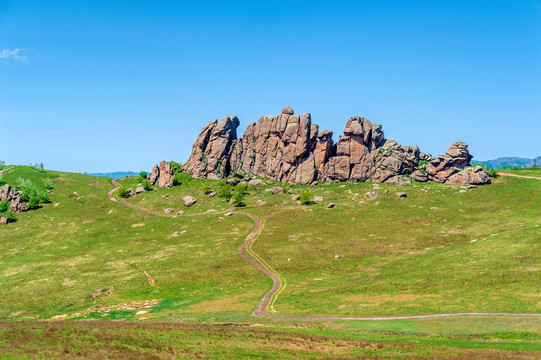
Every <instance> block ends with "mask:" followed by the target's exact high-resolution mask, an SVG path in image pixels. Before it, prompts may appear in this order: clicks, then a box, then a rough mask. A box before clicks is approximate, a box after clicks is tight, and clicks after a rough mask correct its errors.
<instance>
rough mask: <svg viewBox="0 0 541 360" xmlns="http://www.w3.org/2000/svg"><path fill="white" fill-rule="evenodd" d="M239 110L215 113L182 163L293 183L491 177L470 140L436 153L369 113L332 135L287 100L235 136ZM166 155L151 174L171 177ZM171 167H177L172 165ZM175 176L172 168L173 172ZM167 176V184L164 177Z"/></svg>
mask: <svg viewBox="0 0 541 360" xmlns="http://www.w3.org/2000/svg"><path fill="white" fill-rule="evenodd" d="M238 126H239V120H238V118H237V117H236V116H232V117H224V118H223V119H222V120H220V121H219V122H218V121H217V120H213V121H211V122H210V123H208V124H207V125H206V126H205V127H204V128H203V129H202V130H201V132H200V134H199V136H198V137H197V139H196V141H195V143H194V144H193V150H192V153H191V155H190V157H189V159H188V160H187V161H186V163H185V164H184V166H183V167H182V171H183V172H186V173H190V174H192V175H193V176H194V177H198V178H209V179H221V178H225V177H227V176H229V175H230V174H233V173H237V174H238V173H241V174H254V175H257V176H260V177H262V178H267V179H271V180H275V181H281V182H286V183H294V184H311V183H314V182H316V181H326V182H328V181H376V182H385V183H390V184H396V185H408V184H411V182H412V180H413V181H421V182H424V181H429V180H430V181H437V182H442V183H450V184H455V185H470V184H475V185H479V184H487V183H490V179H489V177H488V174H487V172H486V171H485V170H484V169H483V168H481V167H473V168H472V167H470V160H471V159H472V156H471V155H470V153H469V152H468V145H467V144H465V143H463V142H456V143H454V144H452V145H451V147H449V149H448V150H447V152H446V153H445V154H443V155H440V156H437V157H435V158H433V157H432V156H431V155H430V154H426V153H423V152H421V151H420V150H419V148H418V147H417V146H404V145H400V144H398V143H397V142H396V141H395V140H391V139H386V138H385V136H384V133H383V129H382V126H381V125H380V124H374V123H372V122H370V121H369V120H367V119H365V118H364V117H359V116H355V117H352V118H350V119H349V120H348V121H347V123H346V126H345V129H344V135H343V136H340V138H339V140H338V141H337V142H336V143H334V141H333V132H332V131H329V130H324V131H321V132H320V131H319V127H318V126H317V125H316V124H313V123H312V119H311V115H310V114H309V113H305V114H302V115H296V114H295V113H294V111H293V109H292V108H290V107H285V108H284V109H283V110H282V112H281V113H280V114H279V115H276V116H263V117H261V118H260V119H259V120H258V121H257V122H255V123H252V124H250V125H248V127H247V128H246V130H245V132H244V135H243V136H242V137H241V138H238V137H237V128H238ZM163 163H164V162H162V163H160V167H159V168H158V167H157V166H156V167H155V168H154V169H153V171H152V174H151V175H150V180H151V182H152V183H153V184H157V185H158V186H168V184H170V183H171V184H172V182H170V181H169V178H167V176H166V178H165V179H164V180H161V179H162V177H163V176H164V175H162V172H165V173H167V174H169V172H168V170H167V167H166V166H165V165H163ZM171 174H172V172H171ZM171 178H172V176H171ZM164 184H165V185H164Z"/></svg>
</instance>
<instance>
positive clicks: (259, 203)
mask: <svg viewBox="0 0 541 360" xmlns="http://www.w3.org/2000/svg"><path fill="white" fill-rule="evenodd" d="M255 203H256V204H257V205H263V204H264V203H265V202H264V201H263V200H257V201H256V202H255Z"/></svg>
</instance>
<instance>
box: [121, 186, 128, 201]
mask: <svg viewBox="0 0 541 360" xmlns="http://www.w3.org/2000/svg"><path fill="white" fill-rule="evenodd" d="M118 196H120V197H121V198H128V197H130V191H129V190H128V189H126V188H125V187H124V186H121V187H119V188H118Z"/></svg>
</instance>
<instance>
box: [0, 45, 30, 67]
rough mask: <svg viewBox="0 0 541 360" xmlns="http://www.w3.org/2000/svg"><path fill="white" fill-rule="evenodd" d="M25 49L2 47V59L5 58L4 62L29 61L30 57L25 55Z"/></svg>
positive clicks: (0, 57)
mask: <svg viewBox="0 0 541 360" xmlns="http://www.w3.org/2000/svg"><path fill="white" fill-rule="evenodd" d="M24 53H25V50H24V49H19V48H15V49H2V50H1V51H0V59H2V60H4V62H8V61H12V62H21V63H29V62H30V59H29V58H28V56H26V55H24Z"/></svg>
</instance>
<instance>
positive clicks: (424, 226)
mask: <svg viewBox="0 0 541 360" xmlns="http://www.w3.org/2000/svg"><path fill="white" fill-rule="evenodd" d="M9 169H10V171H9V172H8V173H7V174H5V175H4V176H3V177H2V179H3V181H5V182H7V183H9V184H12V185H14V184H16V182H17V179H18V178H19V177H21V178H26V179H30V180H31V181H32V182H33V183H34V184H36V185H37V186H40V187H43V186H45V183H46V181H47V180H46V179H50V181H51V182H52V184H53V189H52V190H51V191H50V193H49V195H50V199H51V203H50V204H44V205H43V207H42V208H41V209H38V210H32V211H29V212H26V213H23V214H18V215H17V222H15V223H12V224H8V225H7V226H3V227H2V228H0V279H1V280H0V289H1V293H2V297H1V298H0V319H1V320H4V321H7V322H6V323H4V324H6V325H5V326H2V330H1V331H0V354H3V356H4V357H6V356H7V355H8V354H9V356H12V358H14V359H15V358H16V359H19V358H36V357H37V356H36V355H35V352H34V351H35V349H36V348H39V349H42V350H43V351H44V352H43V354H45V355H44V356H49V357H53V358H54V357H58V358H62V357H65V358H69V356H67V355H66V354H69V355H72V357H71V358H75V357H76V356H73V355H77V354H78V351H79V352H80V353H81V354H85V351H87V350H88V349H90V348H92V343H93V342H95V341H97V342H98V343H99V342H100V341H101V342H105V341H106V339H107V337H108V336H112V337H113V336H119V337H120V339H121V340H119V344H118V347H117V350H118V351H119V353H118V354H119V356H120V355H122V356H125V357H130V356H132V355H133V354H134V353H137V354H138V356H142V357H143V358H145V356H148V358H150V356H155V358H170V357H176V358H196V357H205V356H207V357H212V358H220V357H223V358H227V356H230V355H231V353H230V352H228V351H229V350H227V349H228V348H229V347H234V348H236V349H242V351H241V352H237V353H238V354H244V356H245V357H250V356H256V355H257V356H265V357H269V358H272V356H271V355H272V354H277V355H276V356H277V357H276V358H287V357H291V358H294V357H299V356H302V357H321V356H324V355H325V354H327V355H328V354H330V355H332V354H334V355H335V357H336V356H343V357H348V356H352V357H353V356H359V355H366V356H368V355H370V356H374V357H378V356H389V357H407V356H412V357H414V355H415V354H417V355H423V356H426V357H430V358H433V357H434V356H448V355H449V356H450V355H453V356H457V357H458V358H460V357H463V358H475V357H479V358H483V354H484V357H485V358H486V357H487V356H491V357H492V356H493V357H499V358H517V357H520V358H535V357H536V356H539V353H538V351H541V321H540V318H539V317H528V316H516V317H510V316H474V315H465V316H458V317H452V318H433V319H405V320H387V321H345V320H325V319H323V320H317V321H309V320H302V321H295V320H291V319H279V318H255V317H252V316H251V313H252V312H253V311H254V309H255V308H256V307H257V305H258V302H259V300H260V299H261V298H262V297H263V295H264V294H265V293H266V292H267V291H268V290H269V289H270V288H271V286H272V281H271V280H270V279H269V278H268V277H266V276H265V275H264V274H262V273H260V272H259V271H258V270H256V269H255V268H253V267H252V266H250V265H249V264H248V263H246V262H245V261H244V260H242V259H241V258H240V257H239V256H238V255H237V254H236V250H237V248H238V247H239V246H240V244H241V243H242V241H243V240H244V238H245V237H246V235H247V234H248V233H249V232H250V231H251V230H252V228H253V222H252V220H251V219H249V218H248V217H246V216H242V215H240V214H234V215H233V216H225V215H224V214H223V213H224V212H227V211H231V210H230V209H231V206H230V205H229V204H228V203H227V202H226V201H224V199H223V198H221V197H219V196H215V197H209V196H208V192H209V190H218V189H219V187H220V184H219V182H218V181H212V180H199V179H192V178H189V177H187V178H186V179H185V180H184V181H183V183H182V184H181V185H180V186H176V187H173V188H171V189H162V188H156V189H154V190H153V191H148V192H144V193H141V194H137V195H135V196H133V197H130V198H128V199H125V200H124V201H126V202H127V203H129V204H132V205H135V206H138V207H141V208H145V209H149V210H153V211H156V212H160V213H163V214H165V211H164V210H165V209H173V211H172V212H171V213H170V214H171V215H174V214H177V213H178V212H179V211H181V210H182V212H183V214H182V216H175V217H157V216H153V215H148V214H144V213H141V212H137V211H134V210H133V209H129V208H125V207H122V206H119V205H118V204H115V203H113V202H111V201H110V200H109V199H108V198H107V192H108V191H109V190H110V189H111V188H112V185H111V183H110V179H107V178H98V177H92V176H88V175H82V174H71V173H62V172H55V171H50V170H45V171H37V170H36V169H34V168H32V167H25V166H17V167H9ZM507 172H515V170H510V171H507ZM519 172H520V171H516V173H519ZM532 176H535V175H532ZM119 183H120V184H121V185H123V186H125V187H135V186H136V185H137V183H138V179H137V178H136V177H129V178H124V179H120V180H119ZM277 185H280V186H283V187H284V189H285V190H286V194H283V195H272V194H271V193H269V192H266V191H265V190H266V189H268V188H270V187H272V186H277ZM306 191H309V192H313V194H314V195H316V196H321V197H323V201H321V202H317V203H312V204H310V205H301V204H299V203H298V201H297V200H293V198H292V197H293V196H294V195H298V194H301V193H303V192H306ZM367 191H376V192H378V194H379V197H378V199H377V200H375V201H369V200H366V199H364V197H363V195H364V194H365V193H366V192H367ZM398 191H404V192H406V193H407V198H398V197H397V196H396V194H395V193H396V192H398ZM186 195H191V196H194V197H196V198H197V199H198V202H197V203H196V204H195V205H194V206H192V207H189V208H186V207H184V206H183V205H182V201H181V200H182V197H183V196H186ZM258 200H260V201H262V202H263V203H262V204H258V203H257V201H258ZM245 202H246V207H244V208H242V211H247V212H250V213H252V214H255V215H256V216H258V217H259V218H260V219H261V221H262V223H263V228H262V230H261V233H260V235H259V236H258V237H257V239H256V240H255V242H254V243H253V244H252V246H251V249H252V251H253V252H254V253H255V254H257V255H258V256H259V257H261V258H262V259H264V261H265V262H266V263H267V264H268V265H269V267H271V268H272V269H273V270H274V271H276V272H277V273H278V274H279V275H280V277H281V279H282V281H283V282H284V285H285V286H284V287H283V289H281V292H280V293H279V295H278V296H277V297H276V298H275V299H274V302H273V303H272V306H271V307H270V309H269V312H273V313H275V314H280V315H340V316H385V315H404V314H409V315H417V314H428V313H446V312H517V313H540V312H541V292H540V291H541V290H540V289H541V286H540V285H541V280H540V276H539V272H540V269H539V264H540V263H541V255H540V253H541V252H540V251H539V250H540V241H539V240H540V239H539V236H540V233H541V231H540V230H539V227H540V226H541V210H540V206H539V204H541V183H540V182H539V181H538V180H534V179H521V178H510V177H499V178H496V179H493V184H492V185H489V186H482V187H477V188H472V189H467V188H461V187H453V186H450V185H444V184H435V183H424V184H423V183H414V184H413V185H412V186H407V187H398V186H391V185H385V184H373V183H348V184H339V183H333V184H330V185H326V184H319V185H317V186H299V185H287V184H278V183H269V184H267V185H263V186H250V187H249V188H248V193H247V194H246V196H245ZM330 202H333V203H336V204H337V206H336V207H335V208H333V209H328V208H326V205H327V204H328V203H330ZM234 211H236V210H235V209H233V212H234ZM190 214H192V215H195V214H201V215H198V216H184V215H190ZM32 320H48V321H47V322H36V321H32ZM58 320H86V321H84V322H80V321H58ZM88 320H100V321H95V322H92V321H91V322H89V321H88ZM109 320H119V321H113V322H111V321H109ZM49 321H51V322H49ZM132 321H136V322H137V323H134V322H132ZM224 323H225V324H240V325H241V326H240V327H239V326H234V327H224V326H219V325H216V324H224ZM201 324H206V325H201ZM191 326H193V327H191ZM197 326H201V327H197ZM206 326H207V327H206ZM165 331H173V332H174V333H175V334H178V337H176V338H175V337H171V338H169V337H168V338H167V339H168V340H167V339H165V335H164V332H165ZM36 332H37V333H40V334H43V333H45V334H54V336H51V337H47V336H35V334H34V333H36ZM98 333H99V334H102V333H103V334H105V335H103V337H101V335H100V336H98V335H96V334H98ZM216 333H219V334H221V335H216ZM17 334H18V335H17ZM21 334H22V335H21ZM32 334H34V335H32ZM85 334H86V335H85ZM89 334H94V335H92V336H91V335H89ZM183 334H184V335H183ZM193 334H197V335H193ZM25 336H26V339H27V338H32V339H36V340H35V341H18V342H17V341H16V339H17V338H18V337H19V339H22V338H25ZM72 336H74V337H76V338H77V339H79V340H78V342H74V343H76V344H79V345H80V346H79V345H77V346H79V347H78V348H77V346H75V347H72V346H71V345H62V344H65V343H66V338H67V337H72ZM305 336H309V337H313V338H314V339H315V340H310V341H313V342H314V348H304V346H305V344H303V343H304V342H305V340H303V339H305V338H304V337H305ZM149 338H151V339H152V340H148V341H152V343H153V344H162V345H163V346H164V347H166V345H167V346H171V349H173V350H171V351H174V353H171V352H167V351H166V350H163V348H162V345H160V346H159V347H156V349H158V348H159V349H162V350H159V351H158V350H152V349H153V348H154V346H150V345H149V346H142V345H140V344H141V343H142V341H143V340H142V339H149ZM233 338H238V339H239V340H235V341H233V340H232V339H233ZM38 339H41V340H38ZM173 339H177V340H173ZM217 339H218V340H217ZM277 339H281V340H277ZM359 341H364V342H374V344H371V345H370V346H368V347H363V346H358V345H354V343H355V344H357V343H356V342H359ZM198 342H199V343H198ZM336 342H339V343H342V342H343V345H340V346H339V347H337V346H336ZM350 342H351V343H350ZM143 343H144V342H143ZM70 344H71V343H70ZM277 344H281V345H277ZM352 344H353V345H352ZM392 344H394V345H392ZM396 344H402V345H403V344H406V345H407V346H406V348H405V349H403V348H401V347H400V346H395V345H396ZM63 346H64V347H63ZM65 347H69V348H68V349H67V352H65V353H63V351H64V350H65ZM331 348H332V349H334V350H333V351H338V350H336V349H339V350H340V351H339V352H337V353H332V352H330V351H331V350H329V349H331ZM33 349H34V350H33ZM84 349H87V350H84ZM187 349H191V350H190V351H188V350H187ZM278 349H280V350H278ZM183 351H188V352H183ZM231 351H232V350H231ZM485 351H489V353H485ZM521 351H524V352H521ZM532 351H534V352H533V353H532ZM171 354H173V355H174V356H173V355H171ZM80 356H81V357H84V356H83V355H80ZM100 356H102V355H99V354H97V355H96V357H95V358H106V357H105V356H106V355H103V356H102V357H100ZM418 357H419V356H417V358H418ZM8 358H9V357H8Z"/></svg>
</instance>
